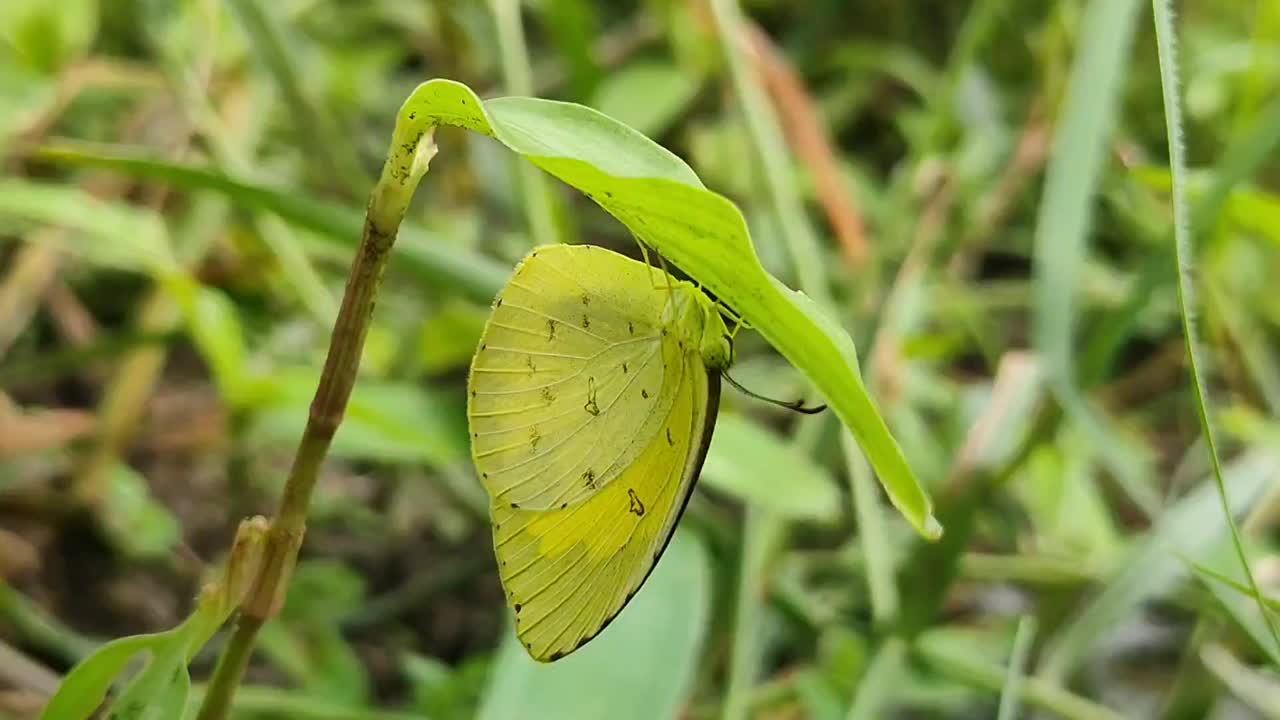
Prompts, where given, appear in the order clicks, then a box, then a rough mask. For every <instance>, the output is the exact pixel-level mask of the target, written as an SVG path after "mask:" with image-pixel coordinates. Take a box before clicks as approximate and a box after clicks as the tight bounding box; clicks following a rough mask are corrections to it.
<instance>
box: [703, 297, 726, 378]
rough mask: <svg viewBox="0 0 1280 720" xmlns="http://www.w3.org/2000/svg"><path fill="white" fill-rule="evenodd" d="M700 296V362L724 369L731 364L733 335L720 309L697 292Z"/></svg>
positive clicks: (709, 366) (710, 366)
mask: <svg viewBox="0 0 1280 720" xmlns="http://www.w3.org/2000/svg"><path fill="white" fill-rule="evenodd" d="M699 297H700V298H702V300H703V302H702V318H703V320H702V341H701V343H700V349H701V352H702V362H703V363H705V364H706V366H707V367H708V368H711V369H712V370H724V369H726V368H728V367H729V366H730V365H732V364H733V336H732V335H730V334H729V328H727V327H726V326H725V324H724V318H722V317H721V316H720V311H719V310H717V309H716V307H715V305H714V304H713V303H712V302H711V301H710V300H709V299H707V297H706V296H705V295H702V294H701V293H699Z"/></svg>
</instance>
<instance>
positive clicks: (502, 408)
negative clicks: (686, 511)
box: [467, 245, 732, 661]
mask: <svg viewBox="0 0 1280 720" xmlns="http://www.w3.org/2000/svg"><path fill="white" fill-rule="evenodd" d="M731 360H732V348H731V345H730V340H729V333H728V331H727V329H726V328H725V325H724V322H723V320H722V319H721V317H720V314H719V312H718V311H717V309H716V307H715V305H714V304H713V303H712V301H711V300H710V299H709V298H707V297H706V296H705V295H704V294H703V293H702V292H701V291H700V290H699V289H698V288H697V287H695V286H694V285H692V284H691V283H688V282H682V281H677V280H675V279H673V278H671V277H670V276H668V275H667V274H666V273H665V272H663V271H661V270H658V269H655V268H652V267H649V266H648V265H646V264H644V263H640V262H637V261H634V260H631V259H629V258H626V257H624V256H621V255H618V254H616V253H613V252H611V251H608V250H605V249H602V248H595V247H590V246H568V245H556V246H547V247H542V248H538V249H536V250H534V251H533V252H531V253H530V254H529V255H528V256H527V257H526V258H525V259H524V260H523V261H522V262H521V263H520V265H519V266H517V268H516V270H515V272H514V274H513V276H512V278H511V280H510V281H509V282H508V284H507V286H506V288H504V289H503V291H502V293H501V294H500V295H499V296H498V298H497V300H495V302H494V310H493V314H492V315H491V317H490V319H489V321H488V323H487V325H486V327H485V331H484V334H483V336H482V338H481V344H480V348H479V350H478V351H477V353H476V356H475V358H474V360H473V361H472V368H471V376H470V378H469V383H468V385H469V398H468V408H467V410H468V412H467V415H468V422H469V425H470V430H471V441H472V456H473V460H474V461H475V465H476V470H477V473H478V474H479V475H480V479H481V482H482V483H483V485H484V487H485V489H486V491H487V492H488V494H489V497H490V514H491V518H492V520H493V530H494V547H495V554H496V556H497V559H498V564H499V575H500V576H501V578H502V582H503V586H504V588H505V590H506V592H507V596H508V601H509V604H510V605H511V607H512V609H513V610H514V611H515V622H516V632H517V635H518V636H519V637H520V639H521V641H522V643H523V644H524V646H525V647H526V649H528V651H529V653H530V654H531V655H532V656H533V657H534V658H535V659H538V660H544V661H549V660H554V659H556V658H558V657H561V656H563V655H565V654H567V653H569V652H572V651H573V650H575V649H576V648H578V647H580V646H581V645H582V644H583V643H585V642H586V641H587V640H590V639H591V638H592V637H594V636H595V635H596V634H597V633H599V632H600V630H602V629H603V628H604V627H605V625H607V624H608V622H609V621H610V620H611V619H612V618H613V617H614V616H615V615H616V614H617V613H618V612H619V611H621V609H622V608H623V607H624V606H625V605H626V603H627V602H628V601H629V600H630V598H631V596H632V595H634V594H635V592H636V591H637V590H638V589H639V588H640V586H641V585H642V584H643V582H644V580H645V579H646V578H647V577H648V575H649V573H650V571H652V569H653V567H654V565H655V564H656V563H657V560H658V558H659V557H660V556H661V554H662V551H663V550H664V549H665V547H666V544H667V542H668V541H669V540H670V538H671V535H672V532H673V531H674V529H675V525H676V522H677V521H678V520H679V517H680V514H681V511H682V510H683V508H684V505H685V503H686V502H687V500H688V498H689V496H690V494H691V492H692V490H693V485H694V481H695V480H696V478H697V475H698V472H699V471H700V470H701V467H702V461H703V459H704V458H705V456H706V450H707V445H708V444H709V442H710V439H711V434H712V431H713V429H714V426H715V417H716V412H717V410H718V404H719V393H720V371H721V370H723V369H724V368H726V367H727V366H728V365H729V363H730V362H731Z"/></svg>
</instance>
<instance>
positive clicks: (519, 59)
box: [489, 0, 559, 245]
mask: <svg viewBox="0 0 1280 720" xmlns="http://www.w3.org/2000/svg"><path fill="white" fill-rule="evenodd" d="M489 6H490V9H491V10H492V12H493V20H494V23H495V24H496V25H497V29H498V50H499V52H500V54H501V56H502V77H503V82H504V83H505V84H506V86H507V93H508V94H511V95H532V94H533V76H532V73H531V71H530V63H529V47H528V45H527V44H526V43H525V40H524V23H522V22H521V21H520V2H519V0H490V2H489ZM512 162H514V163H515V164H516V173H517V178H518V179H519V182H520V190H521V194H522V195H523V196H524V212H525V221H526V222H528V223H529V234H530V235H532V236H533V242H534V244H535V245H549V244H552V243H555V242H559V239H558V236H557V233H556V226H555V221H554V213H553V212H552V205H551V203H552V195H551V187H550V186H549V184H548V182H547V178H546V176H544V175H543V174H542V173H540V172H538V169H537V168H535V167H534V166H533V165H531V164H530V163H527V162H525V161H524V160H522V159H520V158H515V159H513V160H512Z"/></svg>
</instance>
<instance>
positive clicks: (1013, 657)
mask: <svg viewBox="0 0 1280 720" xmlns="http://www.w3.org/2000/svg"><path fill="white" fill-rule="evenodd" d="M1035 636H1036V619H1035V616H1033V615H1024V616H1022V617H1021V618H1020V619H1019V620H1018V629H1017V630H1016V631H1014V634H1013V652H1012V653H1010V654H1009V670H1008V674H1006V675H1005V678H1004V687H1003V688H1002V689H1001V690H1000V709H999V711H998V712H997V714H996V720H1016V719H1017V717H1018V705H1019V704H1020V703H1021V702H1022V685H1023V682H1024V680H1025V676H1026V671H1027V658H1028V656H1029V655H1030V654H1031V644H1032V642H1033V641H1034V640H1035Z"/></svg>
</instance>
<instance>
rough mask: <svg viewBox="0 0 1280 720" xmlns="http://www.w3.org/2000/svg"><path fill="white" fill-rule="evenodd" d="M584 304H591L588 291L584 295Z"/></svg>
mask: <svg viewBox="0 0 1280 720" xmlns="http://www.w3.org/2000/svg"><path fill="white" fill-rule="evenodd" d="M582 304H583V305H590V304H591V296H590V295H587V294H586V293H583V295H582Z"/></svg>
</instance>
